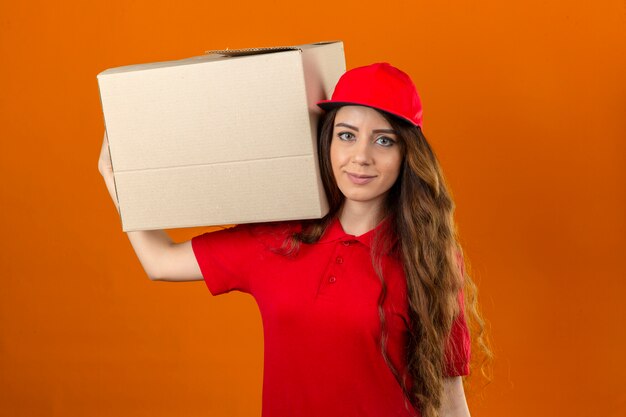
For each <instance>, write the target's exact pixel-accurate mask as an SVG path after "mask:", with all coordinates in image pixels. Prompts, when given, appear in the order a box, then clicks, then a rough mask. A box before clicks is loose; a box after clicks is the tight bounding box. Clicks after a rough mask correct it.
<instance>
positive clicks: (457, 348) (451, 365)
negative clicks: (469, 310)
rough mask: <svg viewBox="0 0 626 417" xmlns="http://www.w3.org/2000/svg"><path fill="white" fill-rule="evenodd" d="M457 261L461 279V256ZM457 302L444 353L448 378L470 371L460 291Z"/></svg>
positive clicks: (462, 296)
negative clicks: (455, 313) (457, 307)
mask: <svg viewBox="0 0 626 417" xmlns="http://www.w3.org/2000/svg"><path fill="white" fill-rule="evenodd" d="M457 259H458V262H459V269H460V272H461V277H463V276H464V274H465V267H464V262H463V256H462V255H461V254H460V253H459V254H458V255H457ZM458 302H459V307H460V312H459V314H458V315H457V316H456V318H455V319H454V321H453V322H452V329H451V330H450V337H449V338H448V343H447V345H446V353H445V354H446V356H445V361H446V362H445V367H446V369H445V375H446V376H449V377H450V376H461V375H468V374H469V370H470V369H469V365H470V354H471V339H470V333H469V328H468V326H467V322H466V320H465V297H464V293H463V290H462V289H461V291H459V296H458Z"/></svg>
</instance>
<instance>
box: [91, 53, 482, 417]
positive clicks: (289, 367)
mask: <svg viewBox="0 0 626 417" xmlns="http://www.w3.org/2000/svg"><path fill="white" fill-rule="evenodd" d="M318 105H319V106H320V107H322V108H323V109H325V110H326V114H325V117H324V118H323V123H321V129H320V140H319V158H320V171H321V176H322V180H323V183H324V187H325V190H326V194H327V197H328V200H329V203H330V211H329V213H328V214H327V215H326V216H325V217H324V218H322V219H319V220H306V221H297V222H276V223H266V224H254V225H252V224H250V225H239V226H236V227H234V228H230V229H225V230H221V231H218V232H214V233H205V234H203V235H200V236H196V237H194V238H193V239H191V240H190V241H187V242H183V243H178V244H175V243H173V242H172V241H171V240H170V239H169V237H168V236H167V234H166V233H165V232H164V231H142V232H128V237H129V239H130V241H131V243H132V245H133V248H134V249H135V251H136V253H137V256H138V257H139V260H140V262H141V263H142V265H143V267H144V269H145V270H146V272H147V274H148V276H149V277H150V278H151V279H154V280H167V281H192V280H202V279H204V281H205V282H206V285H207V287H208V289H209V290H210V292H211V293H212V294H213V295H218V294H222V293H225V292H228V291H232V290H239V291H243V292H247V293H250V294H252V295H253V296H254V298H255V300H256V301H257V304H258V306H259V309H260V312H261V316H262V319H263V328H264V337H265V359H264V362H265V364H264V365H265V366H264V382H263V416H264V417H277V416H299V417H301V416H323V417H332V416H341V417H348V416H361V417H362V416H420V415H421V416H424V417H434V416H442V417H443V416H469V410H468V407H467V403H466V400H465V394H464V390H463V383H462V380H461V376H463V375H468V374H469V369H470V368H469V360H470V345H471V343H470V342H471V340H470V333H469V329H468V325H467V320H466V318H467V319H472V320H473V321H475V322H476V323H477V324H478V328H479V330H480V332H481V333H482V321H481V319H480V316H479V315H478V313H477V309H476V299H475V286H474V284H473V282H472V280H471V278H470V277H469V276H468V275H467V274H466V273H465V269H464V260H463V255H462V249H461V247H460V245H459V243H458V241H457V239H456V229H455V226H454V219H453V211H454V203H453V201H452V198H451V196H450V193H449V192H448V189H447V187H446V184H445V180H444V176H443V173H442V171H441V168H440V166H439V163H438V161H437V158H436V156H435V154H434V152H433V151H432V149H431V147H430V146H429V144H428V142H427V141H426V139H425V138H424V136H423V134H422V130H421V124H422V106H421V101H420V98H419V96H418V93H417V90H416V89H415V86H414V84H413V82H412V81H411V80H410V78H409V77H408V75H406V74H405V73H404V72H402V71H400V70H399V69H397V68H394V67H393V66H391V65H389V64H387V63H376V64H372V65H368V66H365V67H360V68H355V69H353V70H350V71H348V72H346V73H345V74H344V75H343V76H342V77H341V79H340V80H339V82H338V84H337V86H336V87H335V90H334V93H333V97H332V99H331V100H324V101H321V102H319V103H318ZM99 169H100V172H101V173H102V175H103V177H104V179H105V182H106V184H107V186H108V188H109V192H110V193H111V196H112V198H113V201H114V202H115V201H116V199H115V191H114V188H113V178H112V171H111V167H110V157H109V154H108V143H107V139H106V134H105V138H104V142H103V147H102V153H101V155H100V162H99ZM466 299H467V300H468V307H470V308H467V309H466V308H465V304H466V302H465V300H466ZM481 346H484V345H481ZM485 350H487V353H488V349H486V348H485Z"/></svg>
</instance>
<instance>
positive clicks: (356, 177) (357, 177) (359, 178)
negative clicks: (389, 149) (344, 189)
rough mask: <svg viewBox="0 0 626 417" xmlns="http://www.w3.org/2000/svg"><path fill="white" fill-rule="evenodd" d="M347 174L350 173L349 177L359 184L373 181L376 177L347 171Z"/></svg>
mask: <svg viewBox="0 0 626 417" xmlns="http://www.w3.org/2000/svg"><path fill="white" fill-rule="evenodd" d="M346 174H348V178H350V181H352V182H353V183H355V184H358V185H363V184H367V183H368V182H371V181H372V180H373V179H374V178H376V176H375V175H359V174H351V173H349V172H346Z"/></svg>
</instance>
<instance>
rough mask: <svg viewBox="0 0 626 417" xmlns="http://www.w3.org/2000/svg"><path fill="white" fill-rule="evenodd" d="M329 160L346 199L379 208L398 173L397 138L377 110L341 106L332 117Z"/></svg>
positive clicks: (400, 160) (400, 159)
mask: <svg viewBox="0 0 626 417" xmlns="http://www.w3.org/2000/svg"><path fill="white" fill-rule="evenodd" d="M330 162H331V165H332V168H333V174H334V176H335V180H336V181H337V186H338V187H339V189H340V190H341V192H342V193H343V195H344V196H345V197H346V199H347V200H351V201H354V202H362V203H374V204H375V205H376V206H378V207H380V206H381V205H382V202H383V201H384V199H385V197H386V195H387V193H388V191H389V189H390V188H391V187H392V186H393V184H394V183H395V182H396V179H397V178H398V175H399V173H400V166H401V164H402V146H401V144H400V138H399V137H398V135H397V134H396V133H394V131H393V129H392V127H391V125H390V124H389V122H388V121H387V120H386V119H385V118H384V117H383V115H382V114H380V113H379V112H378V111H376V110H374V109H372V108H370V107H364V106H343V107H341V108H340V109H339V110H338V111H337V114H336V116H335V122H334V126H333V137H332V141H331V143H330Z"/></svg>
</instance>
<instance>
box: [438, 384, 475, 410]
mask: <svg viewBox="0 0 626 417" xmlns="http://www.w3.org/2000/svg"><path fill="white" fill-rule="evenodd" d="M439 416H440V417H470V412H469V408H468V407H467V401H466V400H465V391H464V390H463V380H462V379H461V377H460V376H455V377H451V378H445V379H444V383H443V400H442V403H441V408H440V409H439Z"/></svg>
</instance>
